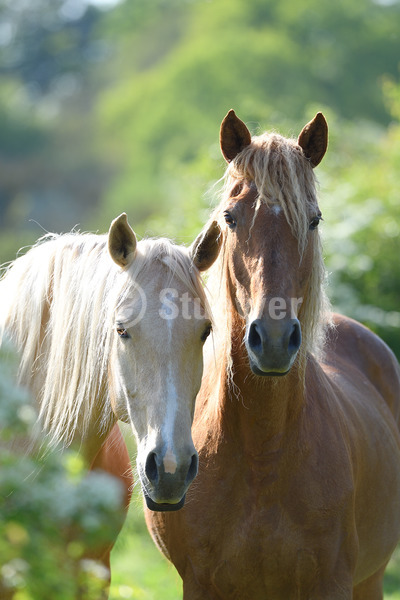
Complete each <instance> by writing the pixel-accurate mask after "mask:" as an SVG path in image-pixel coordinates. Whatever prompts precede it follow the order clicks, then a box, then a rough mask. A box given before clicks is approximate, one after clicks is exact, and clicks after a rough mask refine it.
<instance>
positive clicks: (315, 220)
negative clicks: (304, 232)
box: [309, 215, 322, 231]
mask: <svg viewBox="0 0 400 600" xmlns="http://www.w3.org/2000/svg"><path fill="white" fill-rule="evenodd" d="M321 220H322V216H321V215H318V216H316V217H314V218H313V219H312V221H311V223H310V227H309V229H310V230H311V231H313V230H314V229H317V227H318V225H319V222H320V221H321Z"/></svg>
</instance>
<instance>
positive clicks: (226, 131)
mask: <svg viewBox="0 0 400 600" xmlns="http://www.w3.org/2000/svg"><path fill="white" fill-rule="evenodd" d="M250 142H251V135H250V132H249V130H248V129H247V127H246V125H245V124H244V123H243V121H241V120H240V119H239V118H238V117H237V116H236V114H235V111H234V110H230V111H229V112H228V114H227V115H226V117H225V119H224V120H223V121H222V123H221V129H220V131H219V143H220V145H221V151H222V154H223V155H224V158H225V160H226V161H227V162H231V160H233V159H234V158H235V156H236V155H237V154H239V152H241V151H242V150H243V148H245V147H246V146H248V145H249V144H250Z"/></svg>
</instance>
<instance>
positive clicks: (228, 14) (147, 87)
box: [0, 0, 400, 357]
mask: <svg viewBox="0 0 400 600" xmlns="http://www.w3.org/2000/svg"><path fill="white" fill-rule="evenodd" d="M0 18H1V19H2V23H3V26H2V27H0V73H2V74H3V78H2V79H1V80H0V124H1V125H2V136H1V140H0V262H2V261H5V260H10V259H12V258H13V257H15V253H16V251H17V250H18V248H19V247H21V246H24V245H27V244H31V243H32V242H33V241H34V240H35V239H36V238H37V237H39V236H40V235H41V233H42V230H41V228H40V227H39V226H38V225H36V224H35V223H32V222H31V221H30V219H33V220H34V221H36V222H38V223H39V224H40V225H41V226H42V227H44V228H45V229H47V230H53V231H54V230H55V231H66V230H70V229H71V228H72V227H74V226H75V225H76V224H77V223H81V224H82V227H83V228H84V229H85V230H87V229H92V230H93V229H100V230H102V231H104V230H106V229H107V228H108V227H109V223H110V221H111V219H113V218H114V217H115V216H116V215H117V214H119V213H120V212H122V211H127V212H128V214H129V217H130V221H131V222H132V224H133V226H134V227H135V230H136V232H137V233H138V234H139V235H147V234H150V235H169V236H172V237H175V238H177V239H178V241H183V242H185V243H189V242H190V241H191V240H192V239H193V238H194V236H195V235H196V234H197V233H198V231H199V229H200V228H201V226H202V225H203V223H204V222H205V220H206V219H207V216H208V213H209V211H210V207H211V205H213V204H215V202H216V198H215V195H214V194H213V192H212V191H211V192H209V190H210V189H211V190H212V184H213V182H215V181H217V180H218V179H219V178H220V177H221V175H222V174H223V169H224V163H223V160H222V158H221V155H220V152H219V148H218V129H219V124H220V122H221V120H222V118H223V117H224V115H225V113H226V112H227V110H229V109H230V108H232V107H233V108H235V110H236V111H237V113H238V114H239V116H240V117H241V118H242V119H243V120H244V121H245V122H246V123H247V124H248V126H249V128H250V129H251V131H252V132H253V133H260V132H261V131H263V130H266V129H275V130H279V131H280V132H282V133H283V134H284V135H293V136H296V135H297V133H298V132H299V131H300V129H301V127H302V126H303V125H304V123H305V122H306V121H307V120H309V119H310V118H311V117H312V116H313V115H314V114H315V112H316V111H317V110H323V111H324V112H325V114H326V115H327V117H328V122H329V126H330V146H329V150H328V154H327V156H326V158H325V159H324V161H323V163H322V164H321V166H320V167H319V168H318V170H317V176H318V178H319V180H320V182H321V208H322V210H323V214H324V218H325V224H324V227H323V229H324V235H325V248H326V256H327V265H328V269H329V271H330V272H331V281H332V284H331V286H330V288H329V290H330V294H331V297H332V300H333V303H334V306H335V307H337V308H338V309H339V310H341V311H343V312H345V313H347V314H349V315H350V316H354V317H355V318H358V319H360V320H361V321H363V322H365V323H367V324H368V325H369V326H371V327H372V328H373V329H374V330H376V331H377V332H378V333H379V334H380V335H381V336H383V337H384V339H385V340H386V341H387V342H388V343H389V344H390V345H391V347H392V348H393V349H394V350H395V351H396V353H397V355H398V357H400V336H399V326H400V308H399V304H400V294H399V281H400V278H399V264H400V260H399V256H400V243H399V232H398V227H399V226H398V224H399V222H400V218H399V217H400V214H399V212H400V208H399V206H400V203H399V201H398V195H397V190H398V189H399V167H400V164H399V163H400V158H399V154H400V134H399V120H400V86H399V83H398V81H399V70H398V69H399V60H400V29H399V27H398V23H399V18H400V2H399V0H391V1H387V0H346V1H345V0H339V1H338V2H330V1H329V0H302V2H301V3H299V2H296V1H295V0H281V1H280V2H276V1H275V0H213V1H207V0H125V1H120V2H117V1H114V2H109V9H108V10H105V9H104V8H102V9H101V8H100V4H99V3H97V4H96V0H91V1H90V2H89V0H56V1H55V2H53V1H52V0H32V1H30V2H23V1H22V0H21V1H19V2H12V1H11V0H1V2H0Z"/></svg>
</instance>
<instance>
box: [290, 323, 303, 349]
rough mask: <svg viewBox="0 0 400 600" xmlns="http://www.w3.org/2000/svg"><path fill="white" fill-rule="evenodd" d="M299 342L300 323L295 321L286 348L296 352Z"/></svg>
mask: <svg viewBox="0 0 400 600" xmlns="http://www.w3.org/2000/svg"><path fill="white" fill-rule="evenodd" d="M300 344H301V328H300V323H299V322H296V323H294V324H293V328H292V333H291V334H290V338H289V344H288V349H289V350H290V351H291V352H296V351H297V350H298V349H299V348H300Z"/></svg>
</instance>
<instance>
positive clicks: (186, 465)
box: [108, 214, 220, 511]
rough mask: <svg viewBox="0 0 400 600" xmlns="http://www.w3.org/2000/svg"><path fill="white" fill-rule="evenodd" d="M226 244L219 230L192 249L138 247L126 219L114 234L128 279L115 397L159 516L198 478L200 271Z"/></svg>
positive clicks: (115, 351)
mask: <svg viewBox="0 0 400 600" xmlns="http://www.w3.org/2000/svg"><path fill="white" fill-rule="evenodd" d="M219 246H220V230H219V227H218V225H217V224H214V225H213V226H212V227H210V228H209V229H207V231H205V232H203V233H202V234H200V236H199V237H198V238H197V239H196V241H195V242H194V243H193V244H192V246H191V247H190V248H183V247H179V246H175V245H173V244H171V243H170V242H169V241H167V240H149V241H146V240H143V241H142V242H139V243H137V242H136V236H135V234H134V232H133V230H132V229H131V227H130V226H129V224H128V222H127V219H126V215H125V214H123V215H121V216H120V217H118V218H117V219H115V220H114V221H113V223H112V224H111V227H110V230H109V234H108V248H109V253H110V255H111V258H112V259H113V260H114V262H115V263H116V264H117V265H118V267H119V268H120V269H121V272H122V274H123V275H124V277H125V278H126V284H125V287H124V291H123V293H121V294H120V296H119V298H118V302H117V306H116V309H115V322H114V329H115V331H114V338H113V341H112V347H111V355H110V363H109V364H110V366H109V380H110V399H111V404H112V408H113V412H114V414H115V416H116V417H117V418H119V419H122V420H123V421H125V422H127V423H129V424H130V425H131V427H132V429H133V432H134V434H135V437H136V440H137V469H138V474H139V478H140V481H141V484H142V489H143V492H144V496H145V499H146V503H147V506H148V507H149V508H150V509H152V510H158V511H166V510H177V509H179V508H181V507H182V506H183V504H184V500H185V493H186V490H187V488H188V487H189V485H190V483H191V482H192V481H193V479H194V477H195V476H196V474H197V468H198V457H197V452H196V450H195V448H194V445H193V441H192V436H191V425H192V420H193V413H194V403H195V399H196V395H197V392H198V390H199V388H200V383H201V378H202V371H203V359H202V351H203V344H204V342H205V340H206V338H207V337H208V335H209V333H210V331H211V315H210V311H209V308H208V304H207V300H206V296H205V293H204V289H203V287H202V284H201V280H200V274H199V273H200V271H204V270H205V269H208V267H209V266H210V265H211V264H212V263H213V262H214V260H215V258H216V257H217V254H218V251H219ZM151 248H152V249H153V250H151ZM144 266H145V267H146V268H144Z"/></svg>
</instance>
